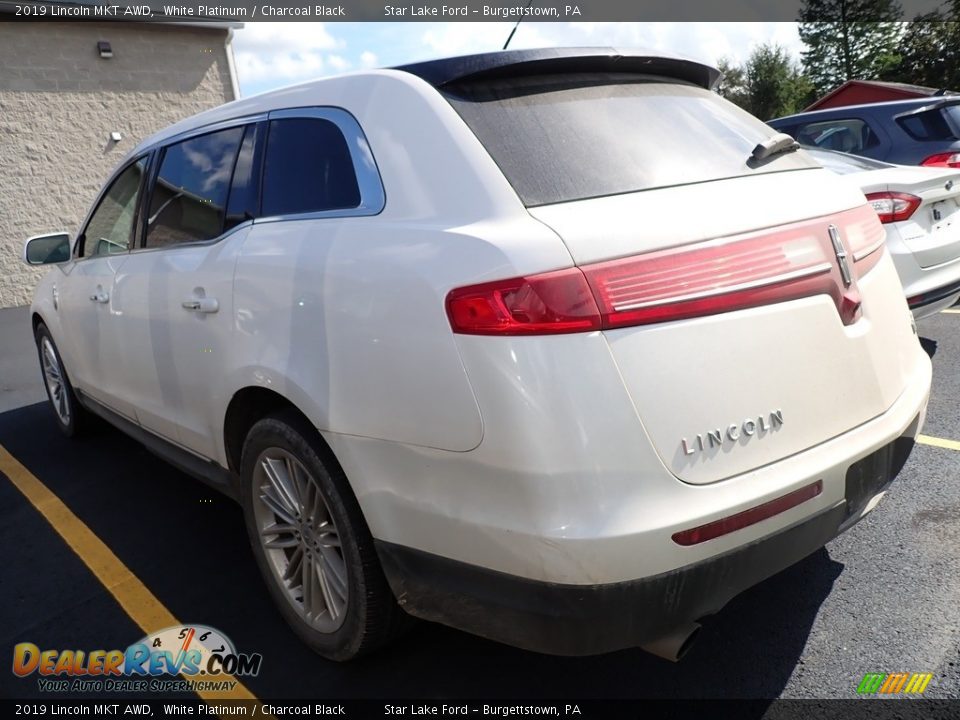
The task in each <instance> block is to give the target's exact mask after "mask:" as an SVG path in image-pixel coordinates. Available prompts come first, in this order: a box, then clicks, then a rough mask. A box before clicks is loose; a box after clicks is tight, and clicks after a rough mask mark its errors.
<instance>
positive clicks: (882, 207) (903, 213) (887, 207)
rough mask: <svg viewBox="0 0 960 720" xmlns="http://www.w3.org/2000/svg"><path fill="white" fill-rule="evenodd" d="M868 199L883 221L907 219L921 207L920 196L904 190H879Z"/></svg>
mask: <svg viewBox="0 0 960 720" xmlns="http://www.w3.org/2000/svg"><path fill="white" fill-rule="evenodd" d="M867 201H868V202H869V203H870V207H872V208H873V209H874V210H876V212H877V216H878V217H879V218H880V222H882V223H893V222H900V221H901V220H906V219H907V218H909V217H910V216H911V215H913V213H914V212H915V211H916V209H917V208H918V207H920V202H921V200H920V198H918V197H917V196H916V195H910V194H909V193H902V192H878V193H870V194H869V195H867Z"/></svg>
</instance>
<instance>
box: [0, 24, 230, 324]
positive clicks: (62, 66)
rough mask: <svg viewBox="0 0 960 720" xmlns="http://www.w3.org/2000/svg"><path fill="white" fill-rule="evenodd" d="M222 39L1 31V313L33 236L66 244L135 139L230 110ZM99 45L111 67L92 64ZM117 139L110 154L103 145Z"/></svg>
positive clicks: (83, 27) (86, 27)
mask: <svg viewBox="0 0 960 720" xmlns="http://www.w3.org/2000/svg"><path fill="white" fill-rule="evenodd" d="M226 32H227V31H226V30H223V29H213V28H194V27H181V26H173V25H147V24H139V23H121V22H113V23H86V22H82V23H81V22H74V23H0V308H2V307H12V306H16V305H26V304H28V303H29V302H30V298H31V294H32V292H33V288H34V285H35V284H36V282H37V280H38V279H39V278H40V276H41V274H42V273H43V272H44V271H43V270H34V269H31V268H28V267H26V266H25V265H23V263H22V262H21V261H20V255H21V252H22V248H23V241H24V240H25V239H26V238H27V237H29V236H30V235H36V234H38V233H43V232H48V231H56V230H67V231H69V232H70V233H71V234H74V233H76V231H77V229H78V225H79V224H80V222H81V221H82V220H83V218H84V216H85V215H86V213H87V210H88V209H89V207H90V204H91V203H92V202H93V200H94V198H95V196H96V194H97V192H98V191H99V189H100V187H101V185H102V184H103V182H104V181H105V180H106V178H107V176H108V175H109V174H110V172H111V171H112V170H113V168H114V167H115V166H116V164H117V163H118V162H119V161H120V159H121V158H122V157H123V156H124V155H125V154H126V153H127V152H128V151H129V150H130V149H131V148H133V146H134V145H135V144H136V143H137V142H139V141H140V140H141V139H142V138H144V137H146V136H148V135H150V134H151V133H153V132H155V131H157V130H159V129H161V128H163V127H164V126H166V125H169V124H170V123H172V122H175V121H177V120H181V119H183V118H185V117H187V116H188V115H192V114H193V113H196V112H199V111H201V110H204V109H207V108H211V107H214V106H216V105H220V104H221V103H224V102H228V101H230V100H233V99H234V97H233V89H232V83H231V78H230V70H229V63H228V60H227V50H226V49H225V46H224V43H225V40H226ZM98 40H106V41H108V42H109V43H110V45H111V47H112V48H113V54H114V56H113V58H112V59H109V60H104V59H101V58H100V57H99V55H98V53H97V49H96V47H97V41H98ZM114 131H116V132H120V133H121V134H122V135H123V139H122V140H121V141H120V142H119V143H113V142H111V141H110V133H111V132H114Z"/></svg>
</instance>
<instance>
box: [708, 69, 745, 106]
mask: <svg viewBox="0 0 960 720" xmlns="http://www.w3.org/2000/svg"><path fill="white" fill-rule="evenodd" d="M717 69H718V70H719V71H720V72H721V73H722V77H721V78H720V82H718V83H717V85H716V87H714V90H716V91H717V93H718V94H719V95H720V96H721V97H724V98H726V99H727V100H729V101H730V102H732V103H736V104H737V105H739V106H740V107H746V103H747V88H746V86H745V84H744V75H743V68H741V67H740V66H739V65H736V64H735V63H733V61H731V60H730V59H729V58H726V57H722V58H720V60H718V61H717Z"/></svg>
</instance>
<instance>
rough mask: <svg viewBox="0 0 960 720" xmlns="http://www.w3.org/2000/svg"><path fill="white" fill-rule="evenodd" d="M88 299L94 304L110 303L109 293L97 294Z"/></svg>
mask: <svg viewBox="0 0 960 720" xmlns="http://www.w3.org/2000/svg"><path fill="white" fill-rule="evenodd" d="M90 299H91V300H92V301H93V302H96V303H106V302H110V293H105V292H98V293H94V294H93V295H91V296H90Z"/></svg>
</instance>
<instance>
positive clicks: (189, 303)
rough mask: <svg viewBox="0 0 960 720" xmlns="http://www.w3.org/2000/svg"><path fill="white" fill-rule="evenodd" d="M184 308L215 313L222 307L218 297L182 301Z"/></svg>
mask: <svg viewBox="0 0 960 720" xmlns="http://www.w3.org/2000/svg"><path fill="white" fill-rule="evenodd" d="M180 305H181V307H183V309H184V310H189V311H191V312H201V313H215V312H216V311H217V310H219V309H220V303H219V302H217V299H216V298H207V297H205V298H191V299H190V300H184V301H183V302H182V303H180Z"/></svg>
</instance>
